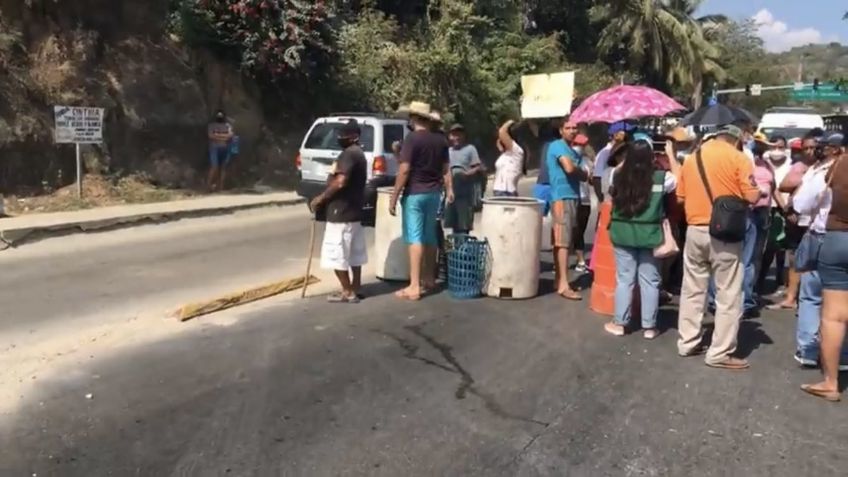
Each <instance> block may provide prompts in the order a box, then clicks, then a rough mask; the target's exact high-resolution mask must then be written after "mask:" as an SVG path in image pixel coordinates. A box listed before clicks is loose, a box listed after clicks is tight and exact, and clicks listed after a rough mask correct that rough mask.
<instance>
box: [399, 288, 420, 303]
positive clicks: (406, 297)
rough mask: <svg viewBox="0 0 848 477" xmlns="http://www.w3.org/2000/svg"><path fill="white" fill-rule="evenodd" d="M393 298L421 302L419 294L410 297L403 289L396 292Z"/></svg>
mask: <svg viewBox="0 0 848 477" xmlns="http://www.w3.org/2000/svg"><path fill="white" fill-rule="evenodd" d="M395 298H399V299H401V300H407V301H421V294H420V293H419V294H418V295H410V294H409V293H408V292H407V291H406V288H404V289H403V290H398V291H396V292H395Z"/></svg>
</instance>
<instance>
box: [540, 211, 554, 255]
mask: <svg viewBox="0 0 848 477" xmlns="http://www.w3.org/2000/svg"><path fill="white" fill-rule="evenodd" d="M553 220H554V219H553V218H551V214H548V215H546V216H545V217H544V218H543V219H542V251H543V252H550V251H551V250H553V249H554V244H553V242H552V239H553V237H551V229H552V228H553Z"/></svg>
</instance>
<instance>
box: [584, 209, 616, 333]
mask: <svg viewBox="0 0 848 477" xmlns="http://www.w3.org/2000/svg"><path fill="white" fill-rule="evenodd" d="M611 213H612V204H611V203H609V202H608V201H604V202H603V203H602V204H601V208H600V211H599V212H598V230H597V232H595V243H594V244H593V245H592V270H593V272H594V280H592V293H591V296H590V299H589V308H591V310H592V311H594V312H595V313H600V314H601V315H607V316H612V315H613V314H614V313H615V252H613V249H612V242H610V238H609V231H608V230H607V227H609V223H610V214H611Z"/></svg>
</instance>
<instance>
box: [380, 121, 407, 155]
mask: <svg viewBox="0 0 848 477" xmlns="http://www.w3.org/2000/svg"><path fill="white" fill-rule="evenodd" d="M405 127H406V126H403V125H400V124H386V125H383V152H386V153H389V152H391V151H392V144H394V143H395V141H403V129H404V128H405Z"/></svg>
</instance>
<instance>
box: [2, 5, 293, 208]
mask: <svg viewBox="0 0 848 477" xmlns="http://www.w3.org/2000/svg"><path fill="white" fill-rule="evenodd" d="M167 5H168V0H124V1H120V2H116V1H114V0H27V1H24V0H0V72H2V74H0V190H2V191H4V192H5V193H6V194H11V193H14V194H22V195H30V194H40V193H44V192H45V191H49V190H55V189H58V188H61V187H62V186H65V185H67V184H70V183H72V182H73V180H74V153H73V148H72V146H67V145H66V146H57V145H55V144H53V141H52V122H53V118H52V113H51V112H52V106H53V105H56V104H63V105H81V106H100V107H105V108H106V110H107V116H106V125H105V143H104V144H103V145H102V147H101V146H96V147H85V148H84V151H83V153H84V159H85V169H86V172H87V173H89V174H106V175H125V174H129V173H141V174H143V175H144V176H145V177H148V178H150V180H151V181H152V182H153V183H154V184H155V185H157V186H163V187H173V188H195V187H197V186H199V185H200V184H201V183H202V182H203V174H204V171H205V168H206V165H207V160H206V123H207V121H208V118H210V117H211V114H212V112H213V111H214V110H215V109H217V108H218V107H223V108H225V109H226V110H227V112H228V114H229V115H230V116H231V117H232V119H233V120H234V124H235V126H236V129H237V133H238V134H239V135H240V137H241V141H242V156H241V157H240V158H239V160H238V161H237V163H236V164H235V165H234V169H235V170H234V177H235V178H236V180H237V181H238V182H239V183H240V184H241V185H249V184H254V183H257V182H262V183H264V184H267V185H275V186H276V185H287V184H291V182H292V180H293V176H294V170H293V161H292V159H293V157H294V154H295V150H296V148H297V142H298V141H299V140H300V138H301V137H302V132H303V131H302V129H301V127H300V126H301V125H300V124H298V125H296V127H290V131H291V133H290V134H288V135H285V134H277V133H275V130H279V129H280V128H277V127H275V125H274V124H273V123H271V122H269V120H268V119H267V118H268V116H269V115H268V114H266V112H267V111H268V110H266V109H264V108H265V107H267V105H263V101H262V98H261V94H260V92H259V91H258V88H257V87H256V85H255V84H254V83H253V82H252V81H251V80H249V79H246V78H244V77H243V76H242V75H241V74H240V73H239V71H238V70H237V69H235V68H234V67H232V66H231V65H228V64H224V63H222V62H221V61H218V60H217V59H216V58H214V57H213V56H211V55H210V54H209V53H207V52H204V51H196V50H190V49H188V48H185V47H184V46H183V45H181V44H180V43H179V42H178V41H177V40H176V39H175V38H172V37H170V36H169V35H168V34H167V32H166V28H165V25H166V20H167ZM7 73H8V74H7ZM274 113H275V116H279V115H278V111H274ZM305 119H308V118H305ZM287 126H292V125H291V124H288V125H287Z"/></svg>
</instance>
